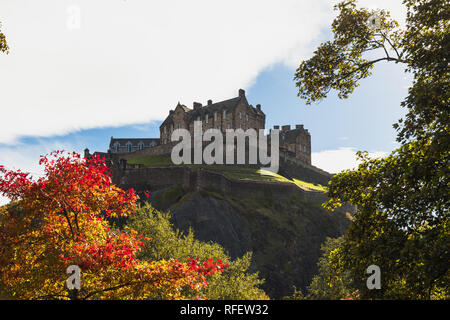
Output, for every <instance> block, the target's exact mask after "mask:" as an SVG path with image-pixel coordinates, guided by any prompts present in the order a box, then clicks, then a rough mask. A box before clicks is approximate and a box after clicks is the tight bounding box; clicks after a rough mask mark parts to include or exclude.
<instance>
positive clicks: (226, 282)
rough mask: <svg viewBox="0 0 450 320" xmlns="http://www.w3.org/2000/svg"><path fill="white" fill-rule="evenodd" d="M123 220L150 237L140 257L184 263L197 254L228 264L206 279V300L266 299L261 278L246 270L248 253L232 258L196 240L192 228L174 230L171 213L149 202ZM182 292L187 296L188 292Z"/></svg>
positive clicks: (248, 265)
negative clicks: (218, 272)
mask: <svg viewBox="0 0 450 320" xmlns="http://www.w3.org/2000/svg"><path fill="white" fill-rule="evenodd" d="M126 223H127V226H128V227H130V228H132V229H134V230H136V231H138V232H140V233H142V234H143V235H145V236H147V237H149V238H150V240H148V245H146V246H145V248H144V249H142V251H141V257H140V258H142V259H153V258H156V257H158V258H157V259H158V260H170V259H177V260H178V261H180V262H185V261H188V259H189V258H191V257H197V258H199V259H200V260H204V259H203V258H205V259H206V260H208V259H219V260H220V261H222V262H223V263H224V264H227V265H228V267H227V268H225V271H224V272H223V273H221V275H220V276H216V274H213V275H211V276H210V278H209V279H208V286H207V287H206V288H205V289H203V290H204V292H203V293H204V294H205V296H206V297H208V299H213V300H221V299H227V300H235V299H239V300H254V299H268V297H267V295H266V294H265V293H264V291H263V290H261V289H260V288H259V286H260V285H261V284H262V283H263V282H264V281H263V280H261V279H259V277H258V273H249V272H248V269H249V267H250V264H251V257H252V255H251V253H247V254H245V255H244V256H243V257H241V258H238V259H236V260H231V259H230V257H229V256H228V255H227V254H226V253H225V251H224V249H223V248H222V247H221V246H220V245H218V244H216V243H205V242H201V241H198V240H196V239H195V237H194V232H193V231H192V230H189V232H188V233H187V234H183V233H182V232H180V231H179V230H177V229H175V228H174V226H173V224H172V223H171V222H170V213H165V212H160V211H158V210H156V209H155V208H153V207H152V206H151V205H150V204H148V203H146V204H144V205H143V206H141V207H139V208H138V209H137V210H136V212H134V213H133V215H132V216H130V218H129V219H128V220H127V222H126ZM192 294H193V295H196V294H198V293H195V292H192ZM185 295H187V296H188V297H189V292H187V293H185ZM193 297H194V296H191V298H193Z"/></svg>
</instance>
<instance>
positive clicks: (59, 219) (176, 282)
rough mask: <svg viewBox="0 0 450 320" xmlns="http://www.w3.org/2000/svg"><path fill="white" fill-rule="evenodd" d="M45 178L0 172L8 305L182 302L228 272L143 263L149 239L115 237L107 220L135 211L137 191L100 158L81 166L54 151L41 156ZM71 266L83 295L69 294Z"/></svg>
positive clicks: (1, 276)
mask: <svg viewBox="0 0 450 320" xmlns="http://www.w3.org/2000/svg"><path fill="white" fill-rule="evenodd" d="M40 164H41V165H43V166H44V167H45V174H44V177H42V178H39V179H37V180H35V179H32V178H31V177H30V175H29V174H27V173H23V172H21V171H20V170H17V171H12V170H7V169H6V168H4V167H3V166H1V167H0V194H3V195H4V196H7V197H8V198H10V199H11V200H12V204H10V205H8V206H4V207H2V208H0V297H2V298H7V299H13V298H17V299H67V298H69V297H71V298H78V299H155V298H158V299H181V298H183V297H184V296H183V294H182V292H183V290H184V289H185V288H186V287H189V288H190V290H191V291H194V292H196V291H197V292H199V296H198V297H199V298H203V297H204V295H203V296H202V295H201V292H200V290H201V288H203V287H205V286H206V285H207V282H206V280H207V277H210V276H211V275H212V274H214V273H216V272H221V271H223V268H224V266H223V265H222V264H221V263H220V262H218V261H216V260H213V259H210V260H208V261H204V262H202V261H199V260H198V259H195V258H193V259H190V260H187V261H186V262H180V261H178V260H176V259H170V260H169V259H168V260H141V259H138V257H137V254H138V253H139V251H140V250H142V248H143V247H144V243H143V241H147V240H148V239H147V238H145V237H143V236H141V235H139V234H138V233H137V232H136V231H134V230H131V229H125V230H122V231H119V230H113V229H111V228H110V226H109V225H108V222H107V218H108V217H126V216H128V215H130V214H132V212H133V211H134V210H135V209H136V200H137V196H136V194H135V192H134V190H132V189H131V190H128V191H124V190H122V189H120V188H118V187H117V186H115V185H113V184H112V183H111V177H110V174H109V171H108V168H107V166H106V164H105V162H104V161H103V160H102V159H100V158H99V157H96V156H94V157H92V158H91V159H82V158H81V157H80V155H78V154H76V153H72V154H69V155H64V154H63V153H62V152H60V151H57V152H55V153H52V154H51V155H49V156H44V157H42V158H41V160H40ZM69 265H77V266H79V267H80V268H81V270H82V284H81V289H80V290H79V291H78V292H73V291H72V292H68V291H67V288H66V286H65V281H66V279H67V277H68V275H67V274H66V273H65V272H66V269H67V267H68V266H69Z"/></svg>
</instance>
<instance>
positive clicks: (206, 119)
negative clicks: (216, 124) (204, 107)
mask: <svg viewBox="0 0 450 320" xmlns="http://www.w3.org/2000/svg"><path fill="white" fill-rule="evenodd" d="M205 122H206V123H208V114H206V116H205Z"/></svg>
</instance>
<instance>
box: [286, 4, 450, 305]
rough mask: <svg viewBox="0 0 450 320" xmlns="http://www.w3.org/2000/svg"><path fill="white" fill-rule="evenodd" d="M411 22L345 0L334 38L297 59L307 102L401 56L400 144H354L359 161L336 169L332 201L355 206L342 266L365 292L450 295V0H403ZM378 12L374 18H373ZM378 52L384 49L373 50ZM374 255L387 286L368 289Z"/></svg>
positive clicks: (343, 91) (343, 93) (345, 88)
mask: <svg viewBox="0 0 450 320" xmlns="http://www.w3.org/2000/svg"><path fill="white" fill-rule="evenodd" d="M404 4H405V5H406V8H407V21H406V28H405V29H404V30H400V29H399V28H398V23H397V22H395V21H394V20H392V19H390V18H389V13H388V12H386V11H383V10H381V11H379V12H378V17H379V20H378V21H379V25H378V24H376V25H375V27H373V26H370V25H369V24H368V23H367V20H369V21H370V19H369V17H370V16H371V15H372V14H373V13H374V12H369V11H368V10H366V9H357V8H356V3H355V1H353V0H351V1H344V2H341V3H339V4H338V5H337V6H336V7H335V8H336V9H337V10H338V11H339V14H338V16H337V17H336V19H335V20H334V21H333V25H332V27H333V28H332V31H333V33H334V40H333V41H329V42H326V43H324V44H322V45H321V46H320V47H319V48H318V49H317V50H316V51H315V52H314V56H313V57H312V58H311V59H309V60H307V61H304V62H302V63H301V65H300V66H299V68H298V69H297V72H296V75H295V80H296V81H297V86H298V88H299V96H300V97H302V98H305V99H307V103H308V104H310V103H311V102H312V101H318V100H321V99H323V98H325V97H326V95H327V93H328V92H329V91H330V90H332V89H335V90H337V91H338V95H339V97H340V98H347V97H348V96H349V94H350V93H351V92H352V91H353V90H354V88H355V87H356V86H358V81H359V80H360V79H362V78H365V77H367V76H369V75H370V70H371V69H372V67H373V66H374V65H375V64H376V63H379V62H381V61H387V62H394V63H402V64H404V65H405V71H406V72H410V73H412V74H413V76H414V81H413V84H412V87H411V88H410V89H409V92H408V96H407V97H406V98H405V100H404V101H403V102H402V106H403V107H405V108H407V114H406V116H405V118H404V119H400V120H399V121H398V123H396V124H394V128H396V130H397V132H398V136H397V140H398V142H400V143H401V146H400V147H399V148H398V149H396V150H394V151H393V152H392V153H391V154H390V155H389V156H388V157H386V158H384V159H370V158H369V157H368V155H367V153H361V152H360V153H358V156H359V158H360V159H361V161H362V163H361V164H360V165H359V167H358V169H357V170H347V171H345V172H342V173H339V174H337V175H335V176H334V177H333V178H332V179H331V181H330V184H329V191H328V194H329V197H330V200H329V202H328V203H327V207H328V208H330V209H334V208H336V207H338V206H340V205H341V204H342V203H343V202H350V203H352V204H355V205H357V206H358V210H357V212H356V214H355V216H354V217H353V222H352V224H351V226H350V228H349V230H348V232H347V234H346V235H345V241H344V243H343V246H342V254H343V259H344V262H345V266H346V268H347V269H348V270H350V272H351V276H352V278H353V280H354V281H355V282H356V283H357V286H358V288H359V290H360V294H361V297H362V298H403V299H430V298H448V297H449V295H450V290H449V285H448V284H449V283H450V271H449V264H448V261H449V260H450V253H449V246H448V243H450V241H449V240H450V237H449V235H450V232H449V226H450V223H449V220H450V219H449V211H448V208H449V207H450V199H449V195H450V190H449V186H450V181H449V177H450V169H449V166H448V164H449V163H450V156H449V146H450V140H449V139H450V132H449V130H450V123H449V119H450V117H449V108H448V106H449V104H450V103H449V102H450V101H449V90H448V88H449V67H448V63H449V59H448V58H449V52H450V50H449V49H450V47H449V46H450V41H449V40H450V39H449V30H450V26H449V21H450V20H449V17H450V5H449V4H450V3H449V1H448V0H447V1H442V0H405V1H404ZM377 19H378V18H377ZM369 52H370V56H373V54H375V53H376V52H381V54H382V56H380V57H378V58H373V59H368V58H367V56H368V53H369ZM371 264H377V265H378V266H379V267H380V268H381V272H382V279H383V280H382V288H381V290H368V289H367V287H366V285H365V281H366V278H367V275H366V268H367V267H368V266H369V265H371Z"/></svg>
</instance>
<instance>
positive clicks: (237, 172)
mask: <svg viewBox="0 0 450 320" xmlns="http://www.w3.org/2000/svg"><path fill="white" fill-rule="evenodd" d="M127 161H128V163H129V164H142V165H145V166H148V167H164V166H175V164H173V163H172V161H171V159H170V158H169V157H165V156H155V155H143V156H137V157H134V158H129V159H128V160H127ZM186 166H188V167H191V168H204V169H208V170H211V171H216V172H220V173H222V174H224V175H225V176H226V177H228V178H231V179H238V180H255V181H271V182H277V181H278V182H288V183H294V184H295V185H297V186H298V187H299V188H301V189H304V190H313V191H322V192H326V191H327V188H326V187H324V186H321V185H317V184H312V183H309V182H305V181H302V180H298V179H293V180H290V179H287V178H285V177H283V176H281V175H279V174H276V173H273V172H270V171H268V170H260V169H254V168H244V167H238V166H231V165H194V164H190V165H186Z"/></svg>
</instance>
